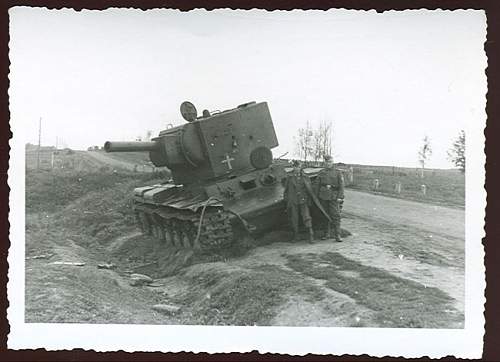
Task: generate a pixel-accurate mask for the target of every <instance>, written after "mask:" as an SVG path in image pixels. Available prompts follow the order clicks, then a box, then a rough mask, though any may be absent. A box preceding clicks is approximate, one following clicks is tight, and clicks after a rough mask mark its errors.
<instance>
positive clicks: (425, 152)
mask: <svg viewBox="0 0 500 362" xmlns="http://www.w3.org/2000/svg"><path fill="white" fill-rule="evenodd" d="M431 155H432V148H431V141H430V139H429V137H427V135H426V136H425V137H424V139H423V143H422V147H420V149H419V151H418V161H419V162H420V164H421V165H422V169H421V170H422V171H421V174H420V177H422V178H424V170H425V164H426V162H427V161H428V160H429V159H430V158H431Z"/></svg>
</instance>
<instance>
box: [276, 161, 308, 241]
mask: <svg viewBox="0 0 500 362" xmlns="http://www.w3.org/2000/svg"><path fill="white" fill-rule="evenodd" d="M292 165H293V171H292V172H291V173H289V174H288V176H287V178H286V183H285V192H284V195H283V196H284V199H285V202H286V206H287V212H288V216H289V218H290V223H291V224H292V228H293V234H294V240H295V241H297V240H298V236H299V215H300V217H301V218H302V222H303V224H304V226H305V227H306V229H307V231H308V234H309V242H310V243H313V240H314V235H313V230H312V220H311V214H310V212H309V207H310V206H311V196H312V186H311V182H310V180H309V177H308V176H307V175H305V174H304V171H303V170H302V168H301V166H300V162H299V161H293V162H292Z"/></svg>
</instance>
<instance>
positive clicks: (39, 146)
mask: <svg viewBox="0 0 500 362" xmlns="http://www.w3.org/2000/svg"><path fill="white" fill-rule="evenodd" d="M41 142H42V117H40V119H39V120H38V152H37V156H36V169H37V170H39V169H40V148H41Z"/></svg>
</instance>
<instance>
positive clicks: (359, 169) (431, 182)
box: [349, 165, 465, 208]
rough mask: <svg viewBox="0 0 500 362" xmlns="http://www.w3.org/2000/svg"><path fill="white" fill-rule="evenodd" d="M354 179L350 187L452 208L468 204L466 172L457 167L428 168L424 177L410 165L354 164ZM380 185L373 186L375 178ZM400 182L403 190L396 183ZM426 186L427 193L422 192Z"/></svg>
mask: <svg viewBox="0 0 500 362" xmlns="http://www.w3.org/2000/svg"><path fill="white" fill-rule="evenodd" d="M353 170H354V175H353V176H354V177H353V178H354V180H353V183H352V184H350V185H349V187H350V188H352V189H355V190H360V191H368V192H374V193H380V194H383V195H386V196H393V197H399V198H404V199H410V200H415V201H421V202H428V203H435V204H440V205H445V206H452V207H460V208H463V207H465V175H464V174H462V173H461V172H460V171H458V170H426V171H425V173H424V178H421V177H420V172H417V171H416V170H415V169H410V168H392V167H383V166H358V165H355V166H353ZM375 180H378V181H379V188H378V189H377V190H375V189H374V181H375ZM398 182H400V183H401V193H397V192H396V189H395V185H396V184H397V183H398ZM422 185H425V186H426V194H425V195H423V193H422Z"/></svg>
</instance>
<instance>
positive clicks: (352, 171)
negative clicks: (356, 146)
mask: <svg viewBox="0 0 500 362" xmlns="http://www.w3.org/2000/svg"><path fill="white" fill-rule="evenodd" d="M353 183H354V168H352V166H351V167H349V184H350V185H352V184H353Z"/></svg>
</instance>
